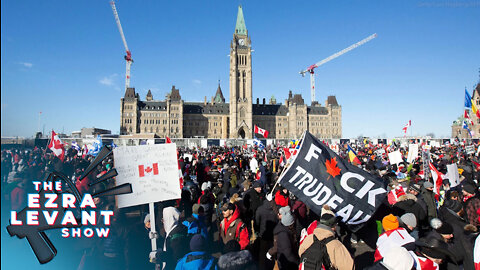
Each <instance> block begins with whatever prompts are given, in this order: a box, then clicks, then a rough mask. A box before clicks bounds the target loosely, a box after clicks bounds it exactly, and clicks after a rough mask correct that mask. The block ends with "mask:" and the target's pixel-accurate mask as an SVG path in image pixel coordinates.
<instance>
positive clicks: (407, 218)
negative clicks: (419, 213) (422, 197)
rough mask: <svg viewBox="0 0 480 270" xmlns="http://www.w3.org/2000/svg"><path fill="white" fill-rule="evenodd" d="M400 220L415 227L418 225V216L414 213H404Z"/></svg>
mask: <svg viewBox="0 0 480 270" xmlns="http://www.w3.org/2000/svg"><path fill="white" fill-rule="evenodd" d="M400 220H401V221H402V222H403V224H405V225H408V226H411V227H413V228H415V227H417V218H416V217H415V215H414V214H412V213H406V214H403V216H401V217H400Z"/></svg>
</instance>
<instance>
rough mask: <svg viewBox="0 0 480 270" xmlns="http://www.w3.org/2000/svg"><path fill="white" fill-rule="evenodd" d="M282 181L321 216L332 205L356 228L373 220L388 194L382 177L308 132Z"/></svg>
mask: <svg viewBox="0 0 480 270" xmlns="http://www.w3.org/2000/svg"><path fill="white" fill-rule="evenodd" d="M279 182H280V184H281V185H282V186H283V187H285V188H287V189H288V190H290V192H292V193H293V194H295V196H297V198H299V199H300V200H301V201H302V202H304V203H305V204H306V205H307V206H308V207H309V208H310V209H311V210H313V211H314V212H315V213H316V214H318V215H320V214H321V210H322V206H323V205H324V204H327V205H329V206H330V207H331V208H332V209H333V210H334V211H335V213H336V215H337V216H339V217H341V218H342V221H343V222H345V223H346V224H347V225H348V226H349V227H350V229H351V230H353V231H356V230H358V229H359V228H360V227H361V226H362V223H364V222H366V221H367V220H369V219H370V217H371V216H372V215H373V214H374V212H375V211H376V210H377V208H378V207H379V206H380V205H381V203H382V202H383V201H384V200H385V198H386V193H387V191H386V190H385V184H384V183H383V181H382V179H381V178H378V177H375V176H373V175H370V174H369V173H367V172H366V171H364V170H362V169H359V168H357V167H355V166H353V165H351V164H350V163H348V162H347V161H345V160H343V159H342V158H341V157H340V156H338V155H336V154H335V153H334V152H333V151H332V150H330V148H329V147H327V146H326V145H324V144H323V143H322V142H320V141H319V140H318V139H317V138H315V137H314V136H313V135H312V134H310V133H309V132H308V131H306V132H305V136H304V138H303V140H302V144H301V146H300V149H299V152H298V153H297V155H296V156H295V157H294V158H293V161H292V162H291V165H290V166H289V167H288V168H287V169H286V170H285V172H284V173H283V174H282V175H281V176H280V179H279Z"/></svg>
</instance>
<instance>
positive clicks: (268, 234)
mask: <svg viewBox="0 0 480 270" xmlns="http://www.w3.org/2000/svg"><path fill="white" fill-rule="evenodd" d="M272 203H273V202H269V201H268V200H265V201H263V204H262V206H260V207H259V208H258V209H257V212H256V213H255V223H254V224H255V231H256V232H257V233H258V235H257V236H258V238H257V241H260V244H259V249H258V258H259V262H258V264H259V265H258V266H259V268H260V269H273V264H272V263H271V261H270V260H268V259H267V258H266V257H265V254H266V253H267V251H268V249H269V248H270V247H271V246H273V230H274V228H275V226H276V225H277V223H278V217H277V215H276V214H275V213H274V212H273V208H272Z"/></svg>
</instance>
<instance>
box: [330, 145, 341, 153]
mask: <svg viewBox="0 0 480 270" xmlns="http://www.w3.org/2000/svg"><path fill="white" fill-rule="evenodd" d="M329 147H330V150H332V151H333V152H335V154H337V155H338V152H339V147H338V144H330V145H329Z"/></svg>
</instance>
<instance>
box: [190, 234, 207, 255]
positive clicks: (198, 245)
mask: <svg viewBox="0 0 480 270" xmlns="http://www.w3.org/2000/svg"><path fill="white" fill-rule="evenodd" d="M190 250H191V251H204V250H205V238H203V236H202V235H201V234H195V235H194V236H193V237H192V240H190Z"/></svg>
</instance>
